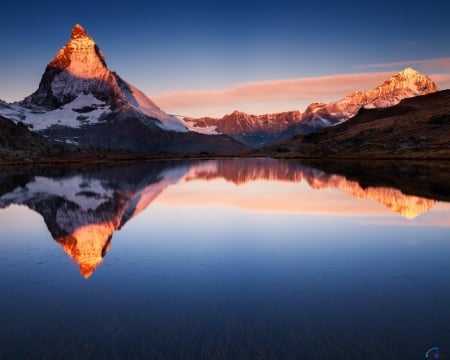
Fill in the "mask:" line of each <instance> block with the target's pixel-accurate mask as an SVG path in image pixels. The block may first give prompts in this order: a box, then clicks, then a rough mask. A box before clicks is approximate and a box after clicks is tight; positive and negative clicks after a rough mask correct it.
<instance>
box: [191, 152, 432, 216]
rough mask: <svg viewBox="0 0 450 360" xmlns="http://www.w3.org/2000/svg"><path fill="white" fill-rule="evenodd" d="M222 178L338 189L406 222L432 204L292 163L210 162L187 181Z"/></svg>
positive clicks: (194, 170)
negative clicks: (384, 207) (381, 207)
mask: <svg viewBox="0 0 450 360" xmlns="http://www.w3.org/2000/svg"><path fill="white" fill-rule="evenodd" d="M215 178H223V179H225V180H227V181H231V182H233V183H235V184H237V185H242V184H245V183H247V182H251V181H255V180H268V181H287V182H300V181H302V180H305V181H307V182H308V184H309V185H310V186H311V187H312V188H313V189H316V190H318V189H339V190H342V191H344V192H346V193H347V194H349V195H350V196H352V197H354V198H357V199H371V200H375V201H378V202H379V203H381V204H383V205H385V206H386V207H388V208H390V209H391V210H392V211H395V212H396V213H399V214H401V215H403V216H405V217H406V218H408V219H412V218H415V217H416V216H418V215H420V214H421V213H423V212H425V211H428V210H429V209H431V207H432V206H433V205H434V204H435V201H434V200H429V199H425V198H421V197H417V196H410V195H405V194H403V193H402V192H401V191H399V190H396V189H391V188H386V187H380V188H377V187H369V188H365V189H364V188H362V187H361V186H360V185H359V183H358V182H356V181H350V180H347V179H346V178H345V177H343V176H339V175H330V174H327V173H325V172H323V171H320V170H317V169H314V168H311V167H308V166H304V165H301V164H299V163H298V162H294V161H278V160H274V159H234V160H220V161H209V162H207V163H204V164H198V165H193V166H191V167H190V171H189V175H188V176H187V180H194V179H205V180H211V179H215Z"/></svg>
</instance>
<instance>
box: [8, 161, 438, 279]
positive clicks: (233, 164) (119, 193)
mask: <svg viewBox="0 0 450 360" xmlns="http://www.w3.org/2000/svg"><path fill="white" fill-rule="evenodd" d="M215 178H222V179H225V180H226V181H230V182H233V183H235V184H237V185H241V184H245V183H247V182H251V181H256V180H269V181H287V182H301V181H302V180H304V181H306V182H307V183H308V184H309V185H310V187H311V188H313V189H340V190H343V191H344V192H345V193H347V194H349V195H350V196H352V197H355V198H367V199H372V200H376V201H378V202H380V203H382V204H384V205H385V206H387V207H388V208H390V209H392V210H393V211H395V212H398V213H400V214H402V215H403V216H405V217H407V218H409V219H412V218H414V217H416V216H418V215H419V214H421V213H422V212H425V211H427V210H429V209H430V208H431V207H432V206H433V205H434V203H435V201H434V200H428V199H425V198H420V197H416V196H408V195H405V194H403V193H401V192H400V191H399V190H396V189H391V188H386V187H383V188H376V187H367V188H363V187H361V186H360V185H359V184H358V182H356V181H350V180H347V179H346V178H345V177H343V176H338V175H330V174H327V173H325V172H323V171H320V170H316V169H314V168H311V167H308V166H304V165H301V164H300V163H298V162H293V161H280V160H271V159H232V160H211V161H203V162H199V161H195V162H158V163H142V164H135V165H132V166H128V167H118V168H108V169H104V170H99V171H94V172H87V173H84V174H82V175H80V174H77V175H66V176H61V175H59V176H34V177H30V178H29V179H30V180H29V181H28V182H25V183H24V181H23V179H22V178H21V179H22V181H21V182H20V185H19V186H17V187H16V188H15V189H14V190H12V191H11V184H10V183H11V179H6V180H5V179H3V182H2V183H5V184H8V190H7V191H9V192H6V193H4V192H2V191H0V194H1V193H4V195H2V196H1V197H0V208H3V207H6V206H8V205H10V204H22V205H26V206H27V207H29V208H30V209H32V210H34V211H36V212H38V213H39V214H41V215H42V217H43V218H44V221H45V223H46V225H47V227H48V229H49V231H50V233H51V235H52V237H53V238H54V239H55V240H56V241H57V242H58V243H59V244H60V245H61V247H62V248H63V249H64V251H65V252H66V253H67V254H68V255H69V256H70V257H72V258H73V259H74V260H75V261H76V262H77V263H78V264H79V267H80V272H81V273H82V275H83V276H84V277H86V278H87V277H89V276H90V275H91V274H92V273H93V271H94V270H95V269H96V267H97V266H98V265H99V264H100V263H101V262H102V259H103V257H104V256H105V254H106V252H107V251H108V250H109V247H110V242H111V238H112V235H113V234H114V232H115V231H117V230H119V229H121V228H122V226H124V224H125V223H126V222H127V221H129V220H130V219H131V218H133V217H134V216H136V215H138V214H139V213H140V212H141V211H142V210H144V209H145V208H146V207H147V206H148V205H149V204H151V203H152V202H153V200H154V199H155V198H156V197H158V196H159V195H160V194H161V193H162V192H163V191H164V189H166V188H167V187H168V186H169V185H173V184H177V183H182V182H188V181H191V180H210V179H215ZM256 196H257V195H256ZM292 201H295V200H294V199H293V200H292Z"/></svg>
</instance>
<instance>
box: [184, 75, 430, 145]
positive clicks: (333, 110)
mask: <svg viewBox="0 0 450 360" xmlns="http://www.w3.org/2000/svg"><path fill="white" fill-rule="evenodd" d="M437 90H438V88H437V86H436V84H434V82H433V81H432V80H431V79H430V78H429V77H427V76H425V75H422V74H420V73H418V72H417V71H415V70H413V69H411V68H407V69H405V70H403V71H402V72H400V73H398V74H396V75H394V76H392V77H390V78H389V79H388V80H386V81H385V82H384V83H383V84H381V85H379V86H377V87H376V88H374V89H372V90H368V91H357V92H354V93H351V94H349V95H347V96H345V97H344V98H343V99H341V100H339V101H337V102H331V103H313V104H311V105H309V106H308V107H307V109H306V110H305V112H304V113H303V114H301V113H300V112H298V111H291V112H285V113H278V114H270V115H249V114H245V113H242V112H239V111H235V112H233V113H232V114H230V115H226V116H224V117H223V118H221V119H213V118H199V119H190V118H185V119H184V120H185V121H186V122H187V123H189V124H191V128H192V129H195V128H199V129H202V128H203V129H205V128H208V129H209V131H215V132H216V133H219V134H227V135H230V136H232V137H233V138H235V139H236V140H238V141H241V142H243V143H244V144H246V145H248V146H251V147H262V146H264V145H267V144H269V143H271V142H274V141H281V140H287V139H290V138H291V137H292V136H294V135H298V134H309V133H313V132H315V131H317V130H318V129H321V128H324V127H328V126H331V125H336V124H339V123H342V122H344V121H346V120H348V119H350V118H351V117H353V116H354V115H356V114H357V112H358V111H359V109H361V108H363V107H364V108H385V107H389V106H393V105H395V104H398V103H399V102H400V101H401V100H402V99H405V98H409V97H414V96H418V95H425V94H429V93H433V92H435V91H437Z"/></svg>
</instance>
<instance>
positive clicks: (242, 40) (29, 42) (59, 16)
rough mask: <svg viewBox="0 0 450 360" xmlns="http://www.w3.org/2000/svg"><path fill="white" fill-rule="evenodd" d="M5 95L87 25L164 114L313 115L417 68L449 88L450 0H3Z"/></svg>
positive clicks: (17, 90)
mask: <svg viewBox="0 0 450 360" xmlns="http://www.w3.org/2000/svg"><path fill="white" fill-rule="evenodd" d="M2 15H3V16H2V21H1V22H0V41H1V46H2V49H1V57H0V99H3V100H5V101H8V102H11V101H17V100H21V99H23V98H24V97H25V96H27V95H29V94H31V93H32V92H33V91H34V90H36V89H37V86H38V84H39V80H40V77H41V75H42V73H43V72H44V69H45V66H46V65H47V64H48V63H49V62H50V61H51V59H52V58H53V57H54V55H55V54H56V52H57V51H58V50H59V49H60V48H61V47H62V46H63V45H64V44H65V43H66V41H67V40H68V39H69V37H70V31H71V28H72V27H73V26H74V25H75V24H76V23H79V24H81V25H82V26H83V27H84V28H85V29H86V30H87V31H88V33H89V34H90V35H91V36H92V37H93V38H94V39H95V41H96V42H97V44H98V46H99V47H100V48H101V49H102V50H103V52H104V53H105V55H106V62H107V64H108V67H109V68H110V69H111V70H113V71H116V72H117V73H118V74H119V75H120V76H121V77H122V78H124V79H125V80H126V81H128V82H129V83H131V84H133V85H134V86H136V87H137V88H139V89H141V90H142V91H144V93H146V94H147V95H148V96H149V97H150V98H152V99H153V100H154V101H155V102H156V103H157V104H158V105H159V106H160V107H161V108H162V109H163V110H164V111H166V112H169V113H171V114H178V115H185V116H216V117H218V116H223V115H224V114H226V113H231V112H232V111H233V110H241V111H246V112H250V113H255V114H263V113H272V112H279V111H287V110H300V111H303V110H304V109H305V108H306V106H307V105H308V104H309V103H311V102H315V101H333V100H338V99H340V98H342V97H343V96H344V95H345V94H347V93H348V92H351V91H356V90H366V89H370V88H372V87H374V86H376V85H378V84H380V83H381V82H382V81H383V80H384V79H386V78H387V77H389V76H390V75H392V74H394V73H396V72H398V71H400V70H402V69H404V68H405V67H413V68H415V69H417V70H419V71H421V72H424V73H425V74H428V75H430V76H431V78H432V79H433V80H435V81H436V82H437V84H438V86H439V87H440V88H441V89H444V88H450V46H449V42H448V40H449V39H450V26H448V24H449V23H450V2H449V1H448V0H428V1H403V0H396V1H377V2H361V1H359V2H355V1H339V2H337V1H329V2H328V1H311V2H302V1H298V0H297V1H285V0H280V1H276V2H274V1H265V0H259V1H253V0H252V1H245V0H241V1H233V0H229V1H226V2H225V1H203V0H199V1H189V2H187V1H180V0H173V1H170V2H169V1H167V0H165V1H160V0H157V1H136V0H128V1H126V2H124V1H121V2H116V1H95V2H92V1H84V0H79V1H76V2H75V1H73V2H61V1H52V0H43V1H35V2H30V3H29V4H26V3H25V4H24V3H23V2H17V1H16V2H14V1H8V2H7V3H6V4H2Z"/></svg>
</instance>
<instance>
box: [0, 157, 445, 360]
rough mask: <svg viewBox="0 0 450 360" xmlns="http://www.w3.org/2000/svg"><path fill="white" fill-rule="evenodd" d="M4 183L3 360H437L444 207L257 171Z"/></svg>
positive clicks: (219, 169) (289, 168) (313, 174)
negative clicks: (433, 351)
mask: <svg viewBox="0 0 450 360" xmlns="http://www.w3.org/2000/svg"><path fill="white" fill-rule="evenodd" d="M10 173H11V171H9V173H8V174H6V173H4V174H3V175H2V176H1V177H0V180H1V183H0V188H1V191H0V194H1V195H0V225H1V228H0V283H1V287H0V305H1V306H0V315H1V326H0V358H1V359H16V358H17V359H28V358H29V359H43V358H49V359H56V358H60V359H82V358H84V359H87V358H92V359H94V358H95V359H115V358H117V359H125V358H126V359H132V358H138V359H139V358H142V359H423V358H425V356H424V354H425V351H426V350H427V349H428V348H430V347H431V346H433V345H438V346H440V348H441V353H440V359H450V355H449V354H450V306H449V303H450V236H449V234H450V232H449V227H450V203H446V202H443V201H436V200H433V199H431V198H423V197H418V196H414V195H406V194H404V193H402V192H401V191H400V190H397V189H393V188H388V187H367V186H365V187H362V186H360V184H359V183H358V182H356V181H352V180H349V179H347V178H345V177H343V176H339V175H333V174H327V173H325V172H323V171H320V170H317V169H314V168H311V167H308V166H305V165H302V164H300V163H298V162H287V161H277V160H269V159H241V160H237V159H235V160H214V161H202V162H200V161H196V162H167V163H162V162H161V163H146V164H134V165H132V166H128V167H120V168H119V167H117V168H113V167H110V168H105V169H97V170H85V171H83V172H75V171H67V170H64V171H63V170H50V169H44V170H40V171H36V172H34V173H24V172H21V173H20V174H14V173H11V174H10ZM442 186H443V187H448V186H450V185H448V184H442Z"/></svg>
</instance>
